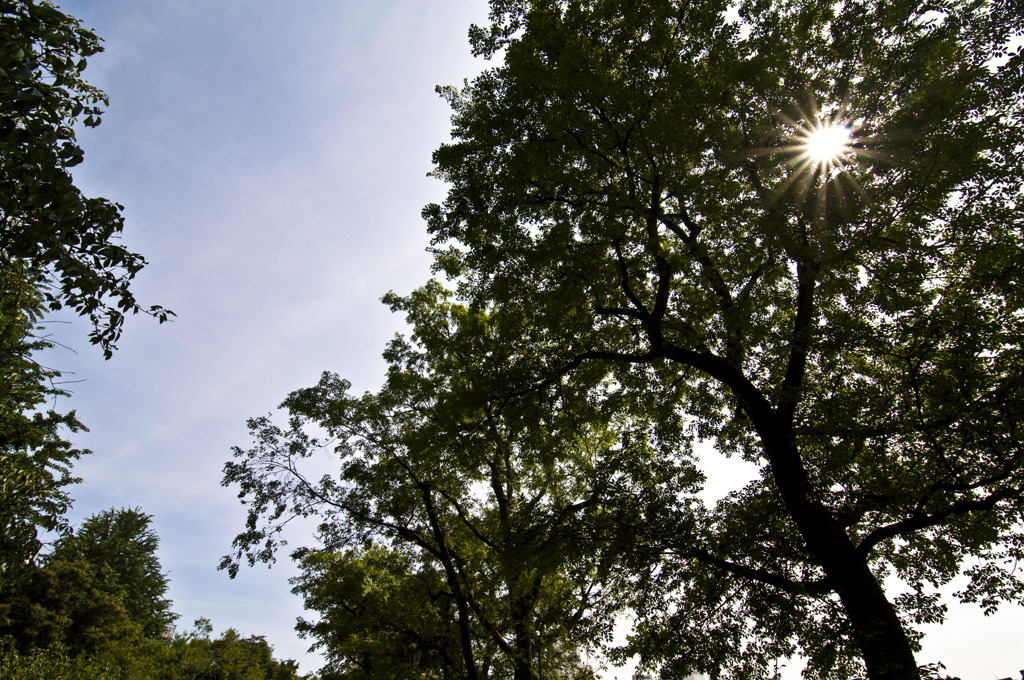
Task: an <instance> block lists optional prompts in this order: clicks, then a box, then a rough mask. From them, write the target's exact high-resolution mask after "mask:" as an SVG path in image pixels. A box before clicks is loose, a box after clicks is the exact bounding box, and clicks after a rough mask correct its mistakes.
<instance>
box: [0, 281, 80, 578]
mask: <svg viewBox="0 0 1024 680" xmlns="http://www.w3.org/2000/svg"><path fill="white" fill-rule="evenodd" d="M42 311H43V310H42V300H41V298H40V295H39V293H38V289H37V288H36V286H35V285H34V282H33V281H32V279H31V278H29V277H27V275H26V274H25V273H24V272H23V271H18V270H16V269H0V590H3V589H5V588H13V587H17V586H18V581H19V579H20V578H21V576H23V575H24V574H25V573H26V569H27V568H28V567H29V566H30V565H31V564H32V563H33V561H34V560H35V558H36V556H37V555H38V553H39V550H40V549H41V548H42V540H41V538H40V532H44V533H45V532H56V533H61V532H63V531H64V530H66V528H67V522H66V520H65V519H64V514H65V512H66V511H67V509H68V507H69V506H70V503H71V499H70V497H69V496H68V494H67V491H66V490H65V487H67V486H69V485H70V484H73V483H75V482H77V481H78V480H77V479H75V478H74V477H72V476H71V465H72V463H73V462H74V461H75V460H77V459H78V458H79V457H80V456H81V455H82V454H84V453H88V452H87V451H83V450H81V449H76V448H74V447H73V446H72V445H71V443H70V442H68V441H67V440H66V439H64V437H63V434H62V431H64V430H66V431H68V432H77V431H79V430H83V429H85V428H84V426H83V425H82V424H81V423H80V422H79V421H78V419H77V418H76V417H75V413H74V411H71V412H69V413H63V414H62V413H58V412H57V411H56V410H54V409H53V408H49V409H47V408H46V405H47V402H48V401H51V400H56V399H57V398H58V397H61V396H65V395H66V392H65V391H64V390H62V389H60V388H59V387H58V386H57V381H58V379H59V377H60V373H59V372H57V371H55V370H52V369H48V368H44V367H43V366H41V365H39V363H37V362H36V361H35V359H34V358H33V356H32V355H33V353H34V352H37V351H39V350H41V349H44V348H47V347H50V346H51V345H50V343H48V342H47V341H46V340H45V339H43V338H42V337H40V336H38V335H36V333H38V328H39V326H38V323H39V319H40V315H41V314H42Z"/></svg>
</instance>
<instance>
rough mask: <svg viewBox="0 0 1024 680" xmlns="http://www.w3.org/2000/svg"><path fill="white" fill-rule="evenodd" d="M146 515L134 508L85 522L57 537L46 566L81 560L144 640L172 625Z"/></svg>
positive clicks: (155, 538) (164, 578)
mask: <svg viewBox="0 0 1024 680" xmlns="http://www.w3.org/2000/svg"><path fill="white" fill-rule="evenodd" d="M152 519H153V518H152V516H151V515H147V514H146V513H144V512H142V510H140V509H138V508H121V509H119V510H115V509H113V508H111V509H110V510H105V511H103V512H100V513H97V514H95V515H92V516H91V517H89V518H87V519H86V520H85V521H84V522H83V523H82V526H81V527H80V528H79V529H78V530H77V531H75V532H74V533H73V534H71V535H68V536H64V537H62V538H61V539H60V540H59V541H58V542H57V544H56V546H55V547H54V550H53V552H52V553H51V554H50V555H49V556H48V561H49V562H61V561H66V562H74V561H83V562H85V563H87V564H89V565H90V566H91V567H92V569H93V571H94V573H95V574H96V577H97V580H98V586H99V587H100V588H101V589H102V590H104V591H105V592H107V593H108V594H110V595H112V596H114V597H117V598H119V599H120V600H121V602H122V603H123V605H124V609H125V611H126V612H127V614H128V617H129V619H131V620H132V621H133V622H134V623H136V624H137V625H138V626H139V627H140V628H141V630H142V632H143V634H144V635H145V636H146V637H151V638H155V637H159V636H161V635H163V634H164V633H165V632H166V630H167V627H168V626H170V625H171V623H173V622H174V620H175V619H176V618H177V615H176V614H174V613H172V612H171V602H170V600H168V599H167V576H166V575H165V574H164V573H163V571H162V569H161V567H160V560H159V558H158V557H157V554H156V553H157V548H158V547H159V545H160V538H159V537H158V536H157V534H156V531H155V530H154V529H153V528H152V527H151V526H150V524H151V522H152Z"/></svg>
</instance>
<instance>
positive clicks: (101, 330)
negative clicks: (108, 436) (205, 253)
mask: <svg viewBox="0 0 1024 680" xmlns="http://www.w3.org/2000/svg"><path fill="white" fill-rule="evenodd" d="M101 50H102V47H101V45H100V39H99V38H98V37H97V36H96V35H95V34H94V33H93V32H92V31H89V30H86V29H84V28H82V26H81V24H80V22H79V21H78V20H77V19H75V18H74V17H71V16H68V15H66V14H64V13H63V12H61V11H60V10H58V9H57V8H56V7H54V6H53V5H52V4H51V3H49V2H35V1H34V0H4V2H2V3H0V269H2V270H3V271H4V272H7V271H8V270H10V269H12V268H21V267H27V268H29V269H30V270H31V272H32V275H33V276H34V277H36V278H37V279H38V280H39V281H40V283H41V284H45V285H40V287H39V289H40V294H41V295H42V297H43V301H44V303H45V306H46V307H47V308H48V309H50V310H57V309H61V308H62V307H63V306H68V307H70V308H72V309H74V310H75V312H77V313H78V314H80V315H84V316H88V317H89V319H90V321H91V322H92V325H93V330H92V332H91V335H90V339H91V341H92V342H93V343H95V344H98V345H100V346H101V347H102V349H103V351H104V354H105V355H106V356H107V358H109V357H110V356H111V353H112V351H113V349H114V348H115V344H116V342H117V339H118V338H119V337H120V334H121V327H122V325H123V323H124V316H125V314H129V313H131V314H135V313H138V312H140V311H144V312H145V313H147V314H150V315H152V316H155V317H156V318H157V319H158V320H159V321H160V322H163V321H166V320H167V318H168V317H169V316H171V315H172V314H173V313H172V312H170V311H168V310H166V309H164V308H162V307H160V306H152V307H149V308H148V309H145V310H144V309H143V308H142V307H141V306H140V305H139V304H138V303H137V302H136V300H135V296H134V295H133V293H132V292H131V290H130V288H129V286H130V284H131V281H132V279H134V277H135V275H136V274H138V272H139V271H140V270H141V269H142V268H143V266H145V264H146V260H145V258H143V257H142V256H141V255H139V254H137V253H133V252H131V251H129V250H128V249H126V248H125V247H124V246H122V245H119V244H118V243H117V241H118V239H119V238H120V235H121V232H122V230H123V227H124V219H123V217H122V216H121V210H122V209H123V208H122V207H121V206H119V205H117V204H115V203H111V202H110V201H108V200H106V199H103V198H87V197H85V196H83V195H82V192H81V191H80V190H79V189H78V187H76V186H75V185H74V183H73V178H72V174H71V172H72V169H73V168H74V167H75V166H77V165H78V164H80V163H81V162H82V160H83V152H82V149H81V147H79V146H78V144H77V142H76V133H75V126H76V125H77V124H78V123H79V122H80V123H81V124H83V125H85V126H86V127H95V126H97V125H99V124H100V119H101V114H102V110H101V108H100V107H101V106H105V105H107V104H108V103H109V102H108V100H107V98H106V95H104V94H103V92H101V91H100V90H99V89H97V88H96V87H94V86H92V85H90V84H89V83H88V82H86V81H85V80H84V79H83V77H82V72H83V71H84V70H85V67H86V65H87V59H88V58H89V57H91V56H93V55H94V54H96V53H98V52H100V51H101Z"/></svg>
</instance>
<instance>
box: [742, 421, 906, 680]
mask: <svg viewBox="0 0 1024 680" xmlns="http://www.w3.org/2000/svg"><path fill="white" fill-rule="evenodd" d="M780 429H782V428H780ZM785 429H787V430H788V428H785ZM765 434H766V433H765V432H764V431H762V441H763V442H764V444H765V452H766V454H767V457H768V461H769V465H770V467H771V472H772V478H773V480H774V481H775V485H776V487H777V488H778V489H779V493H780V494H781V496H782V499H783V502H784V503H785V504H786V508H787V510H788V511H789V514H790V516H791V517H792V518H793V521H794V522H795V524H796V526H797V528H798V530H799V531H800V534H801V536H802V537H803V539H804V541H805V542H806V544H807V548H808V550H809V551H810V553H811V554H812V555H813V556H814V557H815V559H816V560H817V561H818V563H819V564H820V565H821V567H822V569H823V570H824V572H825V574H826V576H828V578H829V579H830V580H831V581H832V583H833V584H834V588H835V592H836V594H838V595H839V600H840V602H841V603H842V605H843V609H844V610H845V612H846V616H847V619H848V620H849V622H850V625H851V626H852V628H853V635H854V640H855V641H856V643H857V646H858V647H859V648H860V651H861V654H862V656H863V658H864V665H865V667H866V670H867V676H868V678H869V680H919V678H920V672H919V671H918V668H917V662H916V660H915V659H914V652H913V650H912V649H911V646H910V639H909V638H908V637H907V634H906V631H905V630H904V629H903V623H902V622H901V621H900V619H899V616H898V615H897V614H896V609H895V608H894V607H893V606H892V603H891V602H889V599H888V598H887V597H886V595H885V591H884V590H883V589H882V586H881V584H880V583H879V582H878V579H877V578H876V577H875V575H874V573H873V572H872V571H871V568H870V566H869V565H868V562H867V559H866V556H863V555H861V554H859V553H858V552H857V550H856V547H855V546H854V544H853V542H852V541H851V540H850V536H849V534H847V533H846V529H845V528H844V527H843V526H842V525H841V524H840V523H839V522H838V521H837V520H836V519H835V517H833V515H832V513H831V511H829V509H828V508H827V507H825V506H824V505H823V504H822V503H821V502H819V501H818V500H817V497H816V494H815V493H814V489H813V487H812V485H811V483H810V480H809V479H808V477H807V473H806V470H805V469H804V466H803V461H802V460H801V458H800V453H799V451H798V450H797V447H796V445H795V444H794V443H793V439H792V435H791V432H785V433H784V434H783V433H782V432H779V431H778V430H777V431H776V432H774V433H770V434H769V435H768V436H767V437H765ZM779 435H782V436H779Z"/></svg>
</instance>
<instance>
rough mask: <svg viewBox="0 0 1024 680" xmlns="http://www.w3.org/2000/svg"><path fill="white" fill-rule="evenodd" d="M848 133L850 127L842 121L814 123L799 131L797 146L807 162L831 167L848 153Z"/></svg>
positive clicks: (849, 147) (849, 149) (825, 167)
mask: <svg viewBox="0 0 1024 680" xmlns="http://www.w3.org/2000/svg"><path fill="white" fill-rule="evenodd" d="M850 133H851V130H850V128H849V127H848V126H846V125H843V124H842V123H838V122H821V123H815V124H812V125H810V126H809V127H807V128H804V130H803V131H801V133H800V134H799V136H798V139H799V140H800V143H799V145H798V148H799V149H800V151H801V155H802V156H803V157H804V159H806V161H807V162H809V163H811V164H813V165H817V166H819V167H821V168H823V169H826V170H827V169H831V168H832V167H834V166H836V165H838V164H839V162H840V161H841V160H842V159H843V157H844V156H846V155H847V154H849V153H850V151H851V149H852V147H851V146H850Z"/></svg>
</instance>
